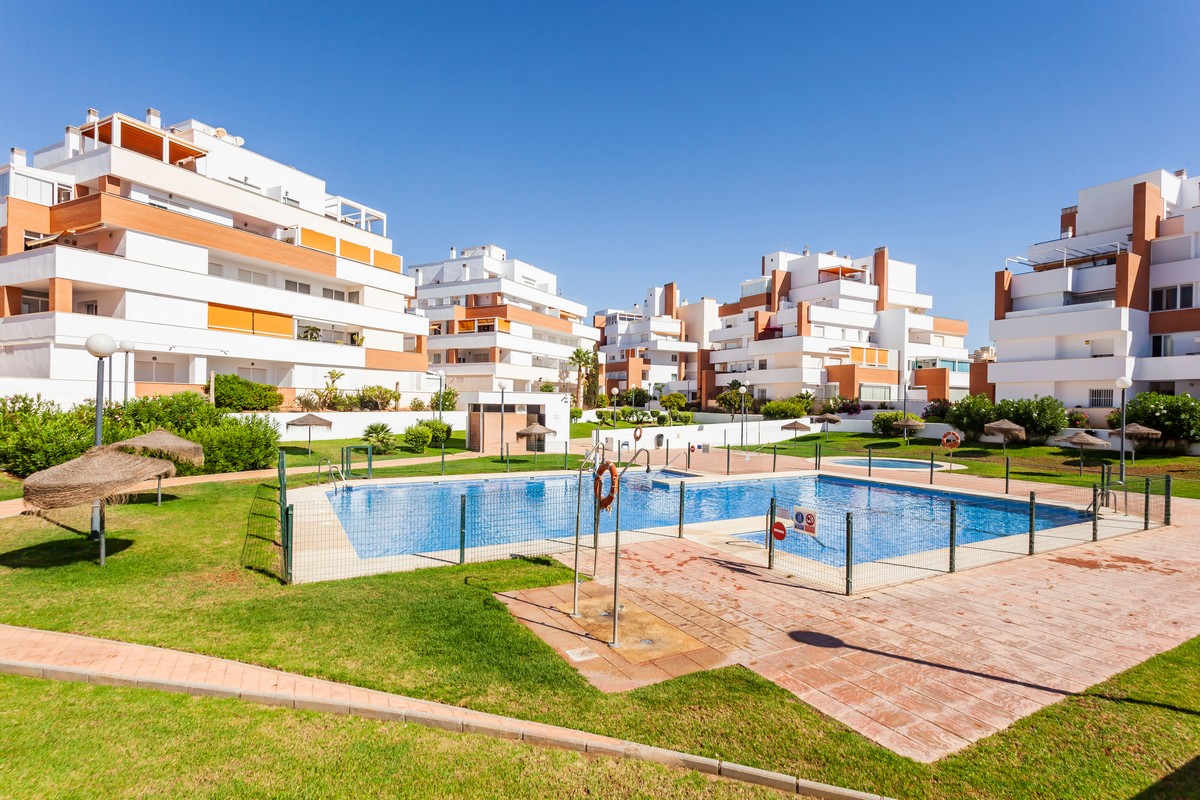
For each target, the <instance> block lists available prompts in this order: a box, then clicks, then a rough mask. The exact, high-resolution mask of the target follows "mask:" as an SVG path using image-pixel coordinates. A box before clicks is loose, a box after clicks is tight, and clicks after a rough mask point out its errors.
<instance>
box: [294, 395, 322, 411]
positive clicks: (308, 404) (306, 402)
mask: <svg viewBox="0 0 1200 800" xmlns="http://www.w3.org/2000/svg"><path fill="white" fill-rule="evenodd" d="M296 405H298V406H300V408H301V410H303V411H320V410H321V399H320V398H319V397H317V396H316V395H315V394H313V393H312V392H305V393H304V394H300V395H296Z"/></svg>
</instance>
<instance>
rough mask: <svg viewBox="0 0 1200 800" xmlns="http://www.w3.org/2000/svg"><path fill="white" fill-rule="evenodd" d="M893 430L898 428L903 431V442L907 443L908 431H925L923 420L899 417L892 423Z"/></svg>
mask: <svg viewBox="0 0 1200 800" xmlns="http://www.w3.org/2000/svg"><path fill="white" fill-rule="evenodd" d="M892 427H893V428H899V429H900V430H902V431H904V441H906V442H907V441H908V432H909V431H919V430H924V429H925V420H923V419H913V418H912V417H901V418H900V419H898V420H896V421H895V422H893V423H892Z"/></svg>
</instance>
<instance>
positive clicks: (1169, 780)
mask: <svg viewBox="0 0 1200 800" xmlns="http://www.w3.org/2000/svg"><path fill="white" fill-rule="evenodd" d="M1181 797H1200V756H1196V757H1195V758H1193V759H1192V760H1191V761H1189V762H1187V763H1186V764H1184V765H1183V766H1182V767H1180V768H1179V769H1177V770H1175V771H1174V772H1172V773H1171V774H1170V775H1168V776H1166V777H1165V778H1163V779H1162V780H1161V781H1159V782H1158V783H1156V784H1154V785H1153V786H1150V787H1148V788H1146V789H1145V790H1143V791H1141V792H1138V793H1137V794H1136V795H1134V796H1133V797H1131V798H1130V800H1178V798H1181Z"/></svg>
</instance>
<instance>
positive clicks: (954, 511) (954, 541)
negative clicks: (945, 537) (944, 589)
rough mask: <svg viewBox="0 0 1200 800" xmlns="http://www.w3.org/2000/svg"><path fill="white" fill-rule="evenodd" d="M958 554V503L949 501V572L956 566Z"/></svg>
mask: <svg viewBox="0 0 1200 800" xmlns="http://www.w3.org/2000/svg"><path fill="white" fill-rule="evenodd" d="M957 553H958V503H957V502H956V501H954V500H951V501H950V571H951V572H954V570H955V568H956V567H957V566H958V565H957V564H956V562H955V557H956V555H957Z"/></svg>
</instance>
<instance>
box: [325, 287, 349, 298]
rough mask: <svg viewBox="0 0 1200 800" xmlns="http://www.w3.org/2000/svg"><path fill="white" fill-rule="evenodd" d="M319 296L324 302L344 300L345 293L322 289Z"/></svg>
mask: <svg viewBox="0 0 1200 800" xmlns="http://www.w3.org/2000/svg"><path fill="white" fill-rule="evenodd" d="M321 296H322V297H324V298H325V299H326V300H345V299H346V293H345V292H343V291H342V290H341V289H322V290H321Z"/></svg>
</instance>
